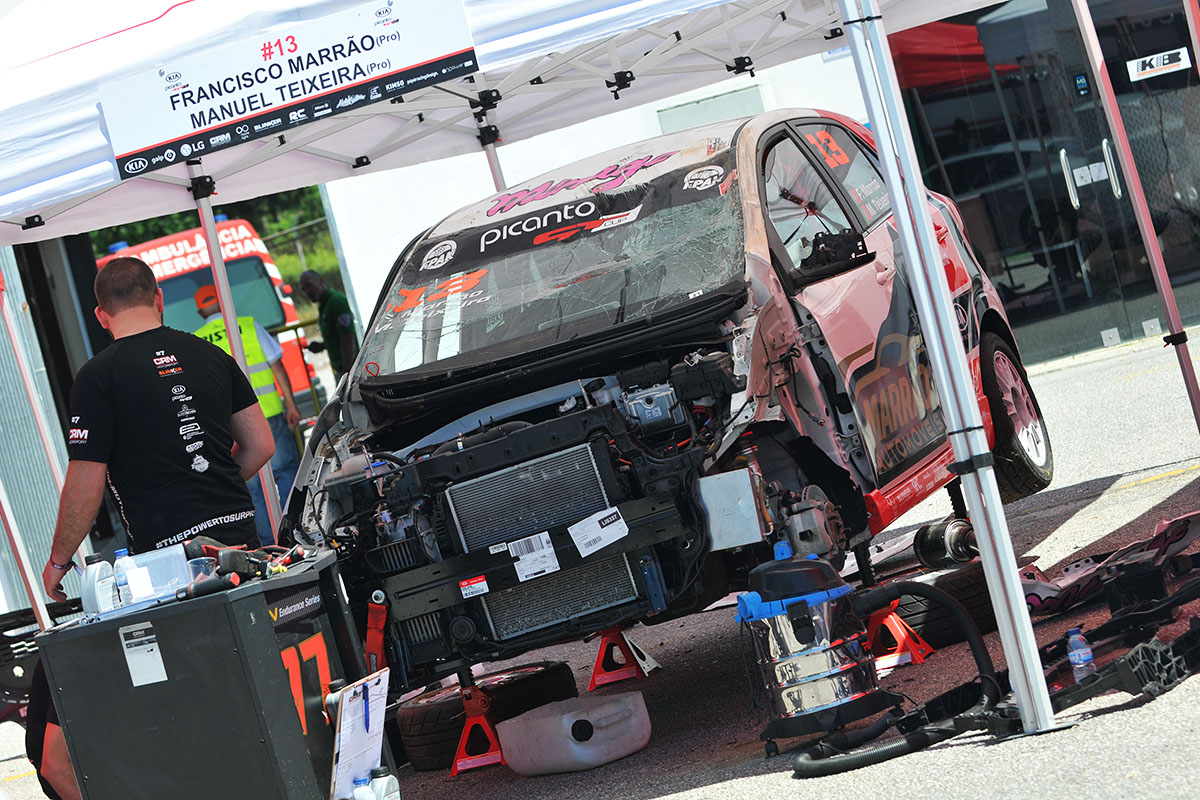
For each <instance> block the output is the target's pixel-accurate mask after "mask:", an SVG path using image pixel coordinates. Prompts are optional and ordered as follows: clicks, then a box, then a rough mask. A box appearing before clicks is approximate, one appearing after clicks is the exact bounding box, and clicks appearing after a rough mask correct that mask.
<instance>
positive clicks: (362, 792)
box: [354, 778, 375, 800]
mask: <svg viewBox="0 0 1200 800" xmlns="http://www.w3.org/2000/svg"><path fill="white" fill-rule="evenodd" d="M370 782H371V779H370V778H355V779H354V800H375V793H374V792H372V791H371V787H370V786H368V785H367V784H369V783H370Z"/></svg>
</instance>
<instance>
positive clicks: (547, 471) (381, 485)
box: [286, 110, 1053, 726]
mask: <svg viewBox="0 0 1200 800" xmlns="http://www.w3.org/2000/svg"><path fill="white" fill-rule="evenodd" d="M928 202H929V204H930V206H931V212H932V214H933V218H934V220H935V224H936V228H937V236H938V240H939V242H940V244H941V247H942V255H943V257H944V265H945V270H946V275H947V277H948V278H949V281H950V286H951V290H952V294H953V296H954V301H955V310H956V312H957V315H958V321H959V325H960V328H961V331H962V337H963V341H964V343H965V345H966V349H967V351H968V353H969V361H970V365H971V369H972V372H973V374H974V376H975V379H976V392H977V395H978V400H979V404H980V409H981V410H982V412H983V417H984V420H985V425H986V427H987V429H988V432H989V435H990V436H991V437H992V441H993V442H994V452H995V456H996V474H997V478H998V479H999V481H1000V484H1001V487H1002V491H1003V494H1004V497H1005V498H1006V499H1014V498H1018V497H1022V496H1025V495H1028V494H1031V493H1033V492H1036V491H1038V490H1040V489H1042V488H1044V487H1046V486H1047V485H1048V484H1049V482H1050V479H1051V475H1052V472H1053V458H1052V454H1051V450H1050V443H1049V440H1048V438H1047V433H1046V429H1045V426H1044V424H1043V421H1042V416H1041V412H1040V410H1039V408H1038V404H1037V401H1036V400H1035V398H1034V396H1033V393H1032V391H1031V390H1030V387H1029V383H1028V380H1027V377H1026V374H1025V370H1024V369H1023V368H1022V366H1021V361H1020V358H1019V356H1018V354H1017V346H1016V342H1015V340H1014V337H1013V334H1012V331H1011V330H1010V327H1009V324H1008V321H1007V319H1006V317H1005V314H1004V311H1003V308H1002V306H1001V302H1000V298H999V296H998V295H997V293H996V290H995V289H994V287H993V286H992V284H991V282H990V281H989V280H988V278H987V276H986V275H984V274H983V272H982V270H981V269H980V265H979V263H978V262H977V261H976V259H975V258H974V256H973V254H972V250H971V248H970V246H969V245H968V243H967V240H966V237H965V235H964V233H963V223H962V220H961V218H960V216H959V214H958V211H957V209H956V208H955V207H954V206H953V204H952V203H951V202H950V201H949V200H947V199H946V198H943V197H940V196H937V195H930V196H929V198H928ZM902 261H903V257H902V254H901V252H900V248H899V245H898V236H897V232H896V229H895V224H894V222H893V220H892V216H891V213H890V208H889V200H888V195H887V192H886V189H885V187H884V183H883V179H882V177H881V175H880V172H879V169H878V166H877V163H876V157H875V153H874V150H873V145H872V138H871V135H870V132H869V131H867V130H866V129H865V128H864V127H863V126H861V125H859V124H857V123H855V122H854V121H852V120H850V119H847V118H844V117H841V116H838V115H835V114H829V113H825V112H815V111H799V110H790V111H776V112H771V113H766V114H762V115H758V116H755V117H751V118H748V119H738V120H731V121H727V122H722V123H717V124H711V125H707V126H704V127H699V128H694V129H691V130H688V131H684V132H680V133H673V134H670V135H666V136H662V137H659V138H656V139H650V140H648V141H644V142H639V143H637V144H634V145H629V146H627V147H622V148H619V149H616V150H613V151H611V152H608V153H604V154H602V155H597V156H593V157H589V158H587V159H584V160H582V161H579V162H578V163H575V164H572V165H569V166H566V167H562V168H561V169H558V170H555V171H554V172H552V173H549V174H547V175H544V176H542V177H539V178H536V179H534V180H531V181H527V182H526V183H524V184H521V185H520V186H517V187H514V188H512V189H510V190H508V191H505V192H503V193H501V194H497V195H495V196H493V197H489V198H487V199H484V200H481V201H480V202H478V203H475V204H473V205H471V206H468V207H467V208H465V209H463V210H461V211H459V212H457V213H455V214H452V215H451V216H449V217H448V218H446V219H445V220H443V221H442V222H440V223H439V224H437V225H436V226H434V227H433V228H432V229H430V230H429V231H427V232H426V233H424V234H422V235H421V236H419V237H417V239H416V240H414V241H413V242H412V243H411V244H410V245H409V246H408V247H407V248H406V249H405V250H404V251H403V253H402V254H401V255H400V257H399V258H398V259H397V261H396V263H395V266H394V267H393V269H392V272H391V275H390V276H389V278H388V280H387V283H386V285H385V288H384V290H383V293H382V295H381V297H380V299H379V302H378V304H377V306H376V308H375V311H374V314H373V316H372V318H371V322H370V325H369V327H368V330H367V334H366V337H365V340H364V342H363V347H362V350H361V352H360V354H359V356H358V359H357V362H356V363H355V366H354V368H353V370H352V372H351V373H350V375H349V376H348V379H347V380H346V381H344V382H343V384H342V385H341V386H340V387H339V390H338V394H337V397H336V399H335V400H334V401H333V402H332V403H330V404H329V406H328V407H327V408H326V409H325V411H324V413H323V414H322V415H321V418H320V420H319V422H318V423H317V425H316V428H315V429H314V432H313V435H312V438H311V441H310V445H309V448H308V451H307V452H306V454H305V456H304V460H303V463H302V466H301V471H300V477H299V479H298V481H297V484H296V487H295V488H294V489H293V492H292V494H291V496H290V498H289V502H288V506H287V517H288V520H287V523H286V525H287V526H288V527H289V528H290V533H291V535H292V536H293V537H295V538H297V539H299V540H306V541H311V542H323V543H328V544H330V545H331V546H334V547H336V548H337V551H338V553H339V556H340V561H341V568H342V574H343V578H344V581H345V585H346V590H347V593H348V596H349V599H350V601H351V605H352V607H353V608H354V609H355V611H356V613H358V614H359V615H360V619H361V620H362V621H363V624H364V626H366V625H367V622H366V620H367V619H368V617H370V618H371V619H372V620H373V622H372V623H371V624H372V625H373V626H374V627H375V629H376V630H377V631H378V630H379V629H382V642H383V646H382V650H383V653H384V657H385V658H386V660H387V662H388V664H389V665H390V666H391V668H392V676H393V677H392V680H393V690H394V691H396V692H400V691H406V690H409V689H411V688H419V687H423V686H426V685H428V684H430V683H431V682H434V681H436V680H438V679H439V678H441V677H442V676H446V675H450V674H452V673H455V672H457V671H460V670H464V669H467V668H469V667H471V666H472V665H474V664H478V663H481V662H486V661H495V660H500V659H507V658H512V657H515V656H517V655H520V654H522V653H524V652H526V651H529V650H531V649H534V648H538V647H541V646H544V645H547V644H550V643H553V642H559V641H563V640H568V639H578V638H581V637H584V636H587V635H589V634H593V633H595V632H597V631H601V630H604V629H607V628H611V627H614V626H623V625H629V624H632V623H635V622H638V621H640V622H644V623H646V624H654V623H657V622H662V621H665V620H669V619H673V618H677V617H679V616H681V615H684V614H688V613H692V612H695V611H699V610H701V609H704V608H705V607H706V606H708V605H710V604H711V603H712V602H713V601H714V600H717V599H718V598H721V597H723V596H725V595H726V594H728V593H729V592H731V591H737V590H742V589H744V588H745V587H746V582H747V575H748V574H749V572H750V570H751V569H753V568H754V567H755V566H757V565H759V564H761V563H763V562H765V561H769V560H771V559H772V558H773V549H774V545H775V544H776V543H777V542H787V543H788V544H789V545H790V546H791V548H792V550H793V551H794V552H795V553H797V554H799V555H800V556H805V555H808V554H815V555H817V556H820V557H822V558H825V559H828V560H829V561H831V562H832V563H834V564H838V565H840V564H841V563H842V562H843V561H844V560H845V558H846V555H847V553H850V552H853V551H855V550H856V549H858V550H859V551H860V552H862V551H864V550H865V549H866V548H867V547H868V544H869V542H870V541H871V539H872V537H873V536H875V535H876V534H878V533H879V532H880V531H882V530H883V529H885V528H886V527H887V526H888V525H890V524H891V523H892V522H893V521H894V520H896V519H897V518H898V517H899V516H900V515H901V514H903V513H904V512H905V511H907V510H908V509H910V508H912V507H913V506H914V505H916V504H917V503H919V502H920V501H922V500H924V499H925V498H927V497H929V496H930V495H931V494H932V493H934V492H935V491H937V490H938V489H939V488H940V487H943V486H945V485H946V484H947V483H948V482H950V481H951V479H952V477H953V476H952V475H951V473H950V472H949V470H948V466H949V465H950V463H951V461H952V452H951V449H950V447H949V445H948V443H947V439H946V423H945V418H944V415H943V410H942V407H941V400H940V398H939V395H938V390H937V387H936V386H935V385H934V381H933V378H932V373H931V369H930V363H929V358H928V354H927V352H926V345H925V341H924V339H923V337H922V334H921V329H920V327H919V325H918V321H917V315H916V311H915V309H914V306H913V301H912V298H911V296H910V291H909V287H908V284H907V281H906V278H905V270H904V268H903V265H902ZM979 580H982V578H980V579H979ZM376 636H377V637H378V633H377V634H376ZM459 725H460V726H461V721H460V722H459Z"/></svg>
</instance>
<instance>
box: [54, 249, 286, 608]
mask: <svg viewBox="0 0 1200 800" xmlns="http://www.w3.org/2000/svg"><path fill="white" fill-rule="evenodd" d="M95 290H96V302H97V304H98V305H97V308H96V318H97V319H98V320H100V324H101V325H103V326H104V327H105V328H107V329H108V331H109V333H111V334H112V336H113V339H114V340H115V341H114V342H113V344H111V345H109V346H108V347H107V348H105V349H104V350H102V351H101V352H100V353H98V354H97V355H96V356H95V357H94V358H92V359H91V360H90V361H88V362H87V363H86V364H84V365H83V367H81V368H80V370H79V374H78V375H77V376H76V377H75V384H74V386H73V387H72V388H71V412H70V413H71V424H70V430H69V433H68V444H67V452H68V455H69V457H70V459H71V461H70V466H69V467H68V469H67V477H66V481H65V483H64V485H63V490H62V497H61V498H60V501H59V509H58V524H57V526H56V527H55V530H54V542H53V543H52V545H51V547H50V558H49V560H48V561H47V562H46V567H45V569H44V570H43V571H42V582H43V584H44V586H45V588H46V593H47V594H48V595H49V596H50V597H51V598H53V599H54V600H58V601H63V600H66V599H67V598H66V594H65V593H64V592H63V591H62V586H61V583H62V578H63V576H64V575H65V574H66V572H67V570H68V569H70V567H71V554H72V553H74V552H75V550H76V548H78V547H79V544H80V543H81V542H82V541H83V538H84V537H85V536H86V535H87V532H88V530H89V529H90V528H91V526H92V522H93V520H94V519H95V517H96V512H97V511H98V510H99V508H100V503H101V500H102V497H103V492H104V485H105V476H106V475H107V479H108V486H109V489H110V490H111V491H112V493H113V496H114V498H115V499H116V502H117V506H118V508H119V510H120V513H121V516H122V519H123V520H124V523H125V528H126V532H127V535H128V545H129V550H130V552H144V551H146V550H153V549H154V548H157V547H166V546H169V545H173V544H178V543H180V542H183V541H185V540H187V539H191V538H193V537H195V536H198V535H201V534H203V535H205V536H210V537H212V538H214V539H216V540H217V541H219V542H222V543H224V544H228V545H240V544H245V545H247V546H249V547H251V548H254V547H257V546H258V535H257V534H256V533H255V531H254V506H253V504H252V502H251V500H250V493H249V492H248V491H247V490H246V479H247V478H249V477H250V476H251V475H254V474H255V473H256V472H258V470H259V468H260V467H262V465H263V464H264V463H266V461H267V459H269V458H270V457H271V455H272V453H274V451H275V445H274V441H273V439H272V437H271V429H270V427H268V425H267V421H266V419H265V418H264V417H263V414H262V410H261V409H260V408H259V404H258V400H257V398H256V397H255V395H254V390H253V389H252V388H251V387H250V382H249V381H248V380H247V379H246V376H245V375H244V374H243V373H242V371H241V369H239V368H238V365H237V362H235V361H234V360H233V359H232V358H230V357H229V356H228V355H226V354H225V353H223V352H222V351H221V349H220V348H218V347H216V346H215V345H212V344H209V343H208V342H206V341H204V340H203V339H199V338H197V337H195V336H193V335H192V334H190V333H184V332H183V331H176V330H172V329H171V328H166V327H163V324H162V309H163V297H162V291H161V290H160V289H159V288H158V284H157V283H156V282H155V280H154V273H153V272H152V271H151V270H150V268H149V267H148V266H146V264H145V263H143V262H142V261H140V260H138V259H136V258H118V259H115V260H113V261H110V262H109V263H108V264H107V265H105V267H104V268H103V269H101V270H100V272H99V274H98V275H97V276H96V283H95Z"/></svg>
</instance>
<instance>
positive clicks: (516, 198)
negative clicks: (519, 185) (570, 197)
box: [487, 150, 679, 217]
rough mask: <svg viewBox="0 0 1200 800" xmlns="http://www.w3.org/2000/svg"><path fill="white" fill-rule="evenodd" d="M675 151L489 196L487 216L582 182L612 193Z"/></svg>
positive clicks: (578, 185)
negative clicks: (592, 183) (584, 175)
mask: <svg viewBox="0 0 1200 800" xmlns="http://www.w3.org/2000/svg"><path fill="white" fill-rule="evenodd" d="M678 152H679V151H678V150H671V151H670V152H667V153H663V154H662V155H657V156H656V155H653V154H651V155H648V156H642V157H641V158H635V159H632V160H630V161H628V162H626V163H624V164H612V165H610V166H607V167H605V168H604V169H602V170H600V171H599V172H597V173H596V174H595V175H588V176H587V177H583V178H566V179H565V180H561V181H546V182H545V183H543V184H541V185H539V186H535V187H533V188H532V189H520V190H518V191H515V192H510V193H508V194H502V195H499V196H498V197H494V198H492V207H491V208H489V209H488V210H487V215H488V216H489V217H494V216H496V215H497V214H507V213H508V212H509V211H512V210H513V209H514V208H516V207H517V206H523V205H526V204H528V203H534V202H537V201H538V200H548V199H550V198H551V197H553V196H554V195H556V194H558V193H559V192H561V191H563V190H564V189H576V188H578V187H580V186H582V185H583V184H585V183H591V182H592V181H601V183H598V184H596V185H595V186H593V187H591V191H592V192H593V193H600V192H611V191H612V190H613V189H619V188H621V187H622V186H624V185H625V181H627V180H629V179H630V178H632V177H633V176H634V175H636V174H637V173H639V172H641V171H642V170H644V169H649V168H650V167H653V166H655V165H656V164H661V163H662V162H664V161H666V160H667V159H668V158H670V157H671V156H673V155H675V154H676V153H678Z"/></svg>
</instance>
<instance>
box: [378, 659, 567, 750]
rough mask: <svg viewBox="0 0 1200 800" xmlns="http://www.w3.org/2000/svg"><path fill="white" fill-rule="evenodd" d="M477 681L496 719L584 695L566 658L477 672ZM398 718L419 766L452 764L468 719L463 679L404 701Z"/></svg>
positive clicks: (407, 747) (404, 741)
mask: <svg viewBox="0 0 1200 800" xmlns="http://www.w3.org/2000/svg"><path fill="white" fill-rule="evenodd" d="M475 684H476V685H477V686H479V687H481V688H483V689H484V690H486V691H487V692H488V694H490V695H491V697H492V707H491V717H492V721H493V722H503V721H504V720H506V719H512V718H513V717H516V716H519V715H521V714H524V713H525V712H526V711H530V710H532V709H534V708H537V707H538V706H541V705H545V704H546V703H552V702H554V701H556V700H566V699H568V698H571V697H577V696H578V695H579V689H578V688H577V687H576V686H575V675H574V673H572V672H571V667H570V666H569V665H568V664H566V663H564V662H562V661H540V662H537V663H534V664H526V665H524V666H520V667H512V668H511V669H506V670H500V671H499V672H489V673H487V674H486V675H479V676H476V678H475ZM396 723H397V725H398V727H399V729H400V743H401V744H402V745H404V753H405V755H406V756H408V761H409V763H410V764H412V767H413V769H415V770H421V771H425V770H435V769H447V768H448V767H449V766H450V765H451V764H452V763H453V762H454V754H455V752H456V751H457V750H458V740H459V738H460V737H461V736H462V731H463V725H464V724H465V723H466V716H465V712H464V710H463V702H462V697H461V696H460V695H459V691H458V685H457V684H455V685H453V686H446V687H440V688H437V689H431V690H429V691H427V692H424V693H423V694H419V695H417V696H416V697H413V698H411V699H409V700H406V701H404V702H403V703H401V704H400V708H399V710H398V711H397V715H396ZM469 747H470V745H468V748H469ZM468 752H470V750H468Z"/></svg>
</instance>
